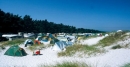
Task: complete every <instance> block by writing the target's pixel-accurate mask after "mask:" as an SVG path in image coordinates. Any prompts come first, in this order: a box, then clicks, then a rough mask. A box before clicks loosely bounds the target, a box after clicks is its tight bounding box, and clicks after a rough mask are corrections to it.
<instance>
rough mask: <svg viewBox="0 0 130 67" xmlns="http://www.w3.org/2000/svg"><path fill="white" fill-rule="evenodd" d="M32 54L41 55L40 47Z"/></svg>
mask: <svg viewBox="0 0 130 67" xmlns="http://www.w3.org/2000/svg"><path fill="white" fill-rule="evenodd" d="M33 55H42V54H41V53H40V49H39V50H37V51H34V52H33Z"/></svg>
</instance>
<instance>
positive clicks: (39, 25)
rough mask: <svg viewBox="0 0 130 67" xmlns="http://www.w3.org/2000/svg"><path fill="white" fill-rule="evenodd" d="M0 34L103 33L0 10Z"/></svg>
mask: <svg viewBox="0 0 130 67" xmlns="http://www.w3.org/2000/svg"><path fill="white" fill-rule="evenodd" d="M0 19H1V20H0V22H1V23H0V32H1V33H17V32H19V31H20V32H34V33H39V32H42V33H47V32H48V33H59V32H64V33H79V32H80V33H96V32H97V33H98V32H103V31H98V30H93V29H84V28H76V27H74V26H69V25H64V24H62V23H60V24H56V23H53V22H48V21H47V19H45V20H33V19H32V18H31V17H30V16H29V15H25V16H24V17H23V18H21V16H18V15H13V14H12V13H5V12H4V11H2V10H1V9H0Z"/></svg>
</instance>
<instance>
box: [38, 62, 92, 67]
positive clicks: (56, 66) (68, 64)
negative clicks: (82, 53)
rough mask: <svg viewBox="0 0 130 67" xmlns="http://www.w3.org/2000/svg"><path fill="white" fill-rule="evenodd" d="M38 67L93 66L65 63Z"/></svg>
mask: <svg viewBox="0 0 130 67" xmlns="http://www.w3.org/2000/svg"><path fill="white" fill-rule="evenodd" d="M38 67H92V66H90V65H87V64H86V63H81V62H63V63H57V64H56V65H41V66H38Z"/></svg>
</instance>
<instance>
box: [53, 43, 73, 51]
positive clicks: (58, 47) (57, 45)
mask: <svg viewBox="0 0 130 67" xmlns="http://www.w3.org/2000/svg"><path fill="white" fill-rule="evenodd" d="M71 45H72V42H66V41H59V42H56V43H55V45H54V46H53V47H52V50H56V51H62V50H65V48H66V47H67V46H71Z"/></svg>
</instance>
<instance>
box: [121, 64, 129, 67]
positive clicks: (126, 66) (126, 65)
mask: <svg viewBox="0 0 130 67" xmlns="http://www.w3.org/2000/svg"><path fill="white" fill-rule="evenodd" d="M121 67H130V63H127V64H124V65H123V66H121Z"/></svg>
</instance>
